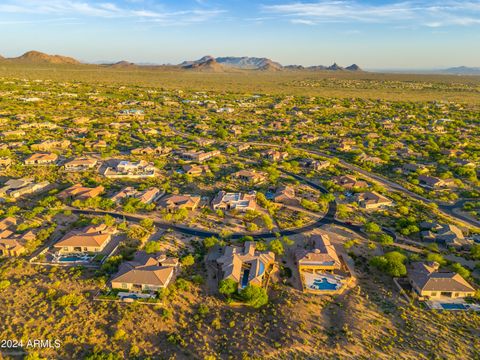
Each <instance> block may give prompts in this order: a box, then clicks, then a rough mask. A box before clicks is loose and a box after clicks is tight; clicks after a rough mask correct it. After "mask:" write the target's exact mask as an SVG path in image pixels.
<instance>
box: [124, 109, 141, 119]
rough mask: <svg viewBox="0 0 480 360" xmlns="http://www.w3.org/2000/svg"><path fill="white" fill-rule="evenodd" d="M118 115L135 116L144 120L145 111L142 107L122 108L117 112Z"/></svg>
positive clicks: (126, 117) (125, 117)
mask: <svg viewBox="0 0 480 360" xmlns="http://www.w3.org/2000/svg"><path fill="white" fill-rule="evenodd" d="M117 117H118V118H119V119H129V118H134V119H138V120H143V119H144V117H145V112H144V111H143V110H140V109H125V110H120V111H119V112H118V113H117Z"/></svg>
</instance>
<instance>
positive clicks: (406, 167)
mask: <svg viewBox="0 0 480 360" xmlns="http://www.w3.org/2000/svg"><path fill="white" fill-rule="evenodd" d="M402 170H403V172H404V173H405V174H410V173H414V172H420V171H425V170H427V167H426V166H425V165H423V164H413V163H409V164H403V166H402Z"/></svg>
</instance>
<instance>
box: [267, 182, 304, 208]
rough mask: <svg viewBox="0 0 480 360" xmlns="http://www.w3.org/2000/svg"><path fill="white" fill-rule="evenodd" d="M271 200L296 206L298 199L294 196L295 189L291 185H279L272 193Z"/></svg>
mask: <svg viewBox="0 0 480 360" xmlns="http://www.w3.org/2000/svg"><path fill="white" fill-rule="evenodd" d="M273 201H275V202H277V203H281V204H286V205H292V206H297V205H298V204H299V203H300V201H299V200H298V199H297V198H296V197H295V189H294V188H293V187H292V186H288V185H286V186H280V187H279V188H278V189H277V191H275V194H274V195H273Z"/></svg>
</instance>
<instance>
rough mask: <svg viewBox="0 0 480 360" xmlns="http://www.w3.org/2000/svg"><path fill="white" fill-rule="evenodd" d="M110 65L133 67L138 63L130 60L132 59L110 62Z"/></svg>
mask: <svg viewBox="0 0 480 360" xmlns="http://www.w3.org/2000/svg"><path fill="white" fill-rule="evenodd" d="M109 65H110V66H111V67H133V66H137V64H135V63H133V62H130V61H126V60H122V61H118V62H116V63H113V64H109Z"/></svg>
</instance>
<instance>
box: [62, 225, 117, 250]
mask: <svg viewBox="0 0 480 360" xmlns="http://www.w3.org/2000/svg"><path fill="white" fill-rule="evenodd" d="M115 231H116V229H115V228H114V227H109V226H107V225H106V224H99V225H90V226H87V227H86V228H84V229H83V230H73V231H70V232H69V233H68V234H66V235H65V236H64V237H63V238H61V239H60V240H59V241H58V242H57V243H56V244H55V245H53V247H54V248H55V249H56V250H58V251H59V252H60V253H62V254H69V253H99V252H101V251H102V250H103V249H105V247H106V246H107V245H108V244H109V243H110V241H111V240H112V237H113V234H114V233H115Z"/></svg>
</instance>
